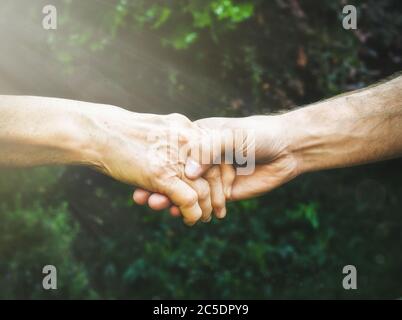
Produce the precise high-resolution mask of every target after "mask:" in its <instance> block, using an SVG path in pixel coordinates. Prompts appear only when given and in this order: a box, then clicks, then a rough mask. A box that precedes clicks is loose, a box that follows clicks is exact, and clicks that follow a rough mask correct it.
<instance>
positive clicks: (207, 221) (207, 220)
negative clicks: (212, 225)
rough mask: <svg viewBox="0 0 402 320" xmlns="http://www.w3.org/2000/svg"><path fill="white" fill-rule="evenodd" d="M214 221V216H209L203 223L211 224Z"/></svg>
mask: <svg viewBox="0 0 402 320" xmlns="http://www.w3.org/2000/svg"><path fill="white" fill-rule="evenodd" d="M211 220H212V216H209V217H208V218H207V219H203V220H202V222H204V223H209V222H211Z"/></svg>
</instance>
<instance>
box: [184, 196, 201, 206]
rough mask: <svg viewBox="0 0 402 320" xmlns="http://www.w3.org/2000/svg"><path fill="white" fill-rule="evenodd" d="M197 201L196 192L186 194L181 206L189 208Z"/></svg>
mask: <svg viewBox="0 0 402 320" xmlns="http://www.w3.org/2000/svg"><path fill="white" fill-rule="evenodd" d="M197 202H198V196H197V194H196V193H195V192H194V193H192V194H190V195H188V196H187V197H186V198H185V199H184V201H183V206H184V207H185V208H191V207H193V206H194V205H195V204H196V203H197Z"/></svg>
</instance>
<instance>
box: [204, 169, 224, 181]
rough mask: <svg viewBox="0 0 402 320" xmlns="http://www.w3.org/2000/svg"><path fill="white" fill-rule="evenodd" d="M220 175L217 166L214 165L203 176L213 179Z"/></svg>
mask: <svg viewBox="0 0 402 320" xmlns="http://www.w3.org/2000/svg"><path fill="white" fill-rule="evenodd" d="M220 175H221V174H220V170H219V168H218V167H217V166H214V167H212V168H211V169H209V170H208V171H207V172H206V174H205V177H206V178H207V179H211V180H215V179H218V178H219V177H220Z"/></svg>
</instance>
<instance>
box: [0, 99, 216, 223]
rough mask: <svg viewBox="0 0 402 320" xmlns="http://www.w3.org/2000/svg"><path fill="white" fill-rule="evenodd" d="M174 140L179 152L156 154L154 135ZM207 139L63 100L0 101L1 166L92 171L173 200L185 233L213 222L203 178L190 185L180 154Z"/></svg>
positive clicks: (177, 121) (168, 119)
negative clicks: (187, 228) (198, 224)
mask: <svg viewBox="0 0 402 320" xmlns="http://www.w3.org/2000/svg"><path fill="white" fill-rule="evenodd" d="M172 132H174V134H176V135H177V137H178V139H177V141H178V145H174V144H169V141H166V142H165V141H164V140H163V139H159V140H158V139H157V140H156V141H157V142H158V145H157V147H155V148H152V147H153V143H154V141H150V140H149V134H150V133H151V134H155V135H161V136H163V135H164V134H166V135H169V134H171V133H172ZM206 134H207V133H206V130H201V129H200V128H199V127H198V126H197V125H195V124H193V123H192V122H191V121H190V120H188V119H187V118H186V117H185V116H182V115H179V114H171V115H164V116H162V115H154V114H141V113H135V112H130V111H127V110H124V109H121V108H118V107H115V106H110V105H100V104H94V103H88V102H80V101H72V100H65V99H55V98H42V97H28V96H0V150H1V153H0V166H5V167H7V166H12V167H26V166H39V165H85V166H90V167H93V168H95V169H97V170H99V171H100V172H102V173H104V174H106V175H109V176H111V177H113V178H114V179H116V180H119V181H121V182H124V183H127V184H130V185H136V186H139V187H141V188H144V189H147V190H150V191H153V192H157V193H160V194H164V195H166V196H168V197H169V198H170V199H171V201H172V203H173V204H174V205H175V206H177V207H178V208H180V211H181V213H182V215H183V218H184V222H185V223H186V224H188V225H193V224H195V223H196V222H197V221H198V220H202V221H204V222H208V221H210V220H211V212H212V207H211V200H210V198H211V197H210V190H209V184H208V182H207V181H206V180H205V179H203V178H197V179H194V180H190V179H188V178H186V176H185V174H184V167H185V163H186V161H190V159H189V157H188V153H187V152H182V150H187V148H186V147H187V146H190V144H191V146H194V145H195V146H197V144H199V141H200V140H201V137H202V136H205V135H206ZM191 146H190V147H191ZM190 150H191V148H190ZM196 169H197V167H196Z"/></svg>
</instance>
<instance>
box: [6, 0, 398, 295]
mask: <svg viewBox="0 0 402 320" xmlns="http://www.w3.org/2000/svg"><path fill="white" fill-rule="evenodd" d="M354 3H355V4H356V5H357V7H358V11H359V20H358V27H359V29H358V30H357V31H346V30H344V29H343V28H342V27H341V25H342V24H341V20H342V14H341V12H342V11H341V9H342V1H332V0H331V1H330V0H323V1H319V2H317V1H313V0H304V1H297V0H276V1H263V0H256V1H235V0H183V1H173V0H171V1H149V0H147V1H145V0H132V1H129V0H114V1H107V3H106V2H105V3H103V4H102V2H98V1H95V2H94V1H85V2H83V1H60V2H58V4H57V5H58V9H59V13H60V14H61V16H60V26H59V29H60V32H59V31H58V32H55V33H51V34H49V35H48V37H47V45H48V47H49V48H50V52H51V56H52V57H53V59H54V60H55V61H57V65H58V70H59V72H60V74H62V75H63V81H64V82H63V84H65V83H69V85H70V87H71V86H73V85H74V86H76V87H77V88H79V89H80V90H79V91H77V92H76V91H73V90H72V92H71V93H70V96H71V97H72V98H75V99H88V100H98V101H100V102H105V103H113V104H117V105H121V106H124V107H127V108H132V109H133V110H136V111H149V110H151V111H152V112H158V111H161V112H163V111H164V112H178V111H179V112H183V113H185V114H186V115H188V116H191V117H192V118H198V117H206V116H216V115H226V116H245V115H249V114H260V113H265V112H276V111H279V110H284V109H289V108H291V107H293V106H295V105H303V104H305V103H309V102H313V101H316V100H318V99H322V98H324V97H329V96H332V95H334V94H337V93H340V92H344V91H345V90H350V89H355V88H360V87H362V86H365V85H367V84H370V83H372V82H374V81H376V80H379V79H381V78H383V77H385V76H388V75H390V74H392V73H393V72H395V71H398V70H400V69H401V63H402V60H401V56H402V38H401V32H400V31H401V30H402V8H401V4H400V3H401V2H400V1H396V0H394V1H393V0H384V1H355V2H354ZM95 8H96V9H95ZM71 83H73V85H72V84H71ZM155 106H162V107H161V108H160V109H158V107H155ZM400 168H401V162H400V161H394V162H388V163H383V164H377V165H371V166H364V167H360V168H352V169H346V170H337V171H334V172H323V173H316V174H311V175H308V176H303V177H300V178H298V180H296V181H294V182H291V183H289V184H288V185H286V186H284V187H282V188H280V189H279V190H275V191H274V192H272V193H271V194H268V195H266V196H264V197H261V198H259V199H251V200H248V201H242V202H239V203H231V204H230V205H229V211H228V212H229V213H228V217H227V219H225V220H224V221H213V222H212V223H211V224H209V225H198V226H196V227H194V228H192V229H189V228H186V227H185V226H183V225H182V223H181V222H179V221H178V220H174V219H173V218H170V217H169V216H168V215H167V214H166V213H154V212H151V211H149V210H148V209H146V208H139V207H136V206H134V205H133V204H132V203H131V200H130V196H131V192H132V189H131V188H129V187H127V186H123V185H121V184H119V183H116V182H114V181H111V180H110V179H108V178H106V177H103V176H101V175H99V174H97V173H95V172H92V171H90V170H87V169H82V168H73V169H67V170H65V169H57V168H56V169H55V168H41V169H34V170H3V171H2V172H1V176H0V177H1V178H0V192H1V199H2V204H1V206H0V228H1V232H0V274H1V276H0V297H1V298H88V299H89V298H110V299H115V298H154V299H157V298H178V299H188V298H192V299H194V298H218V299H229V298H256V299H266V298H397V297H400V296H401V291H402V285H401V283H402V278H401V273H400V270H401V268H402V256H401V255H400V245H401V243H402V232H401V231H400V230H401V226H402V215H401V214H402V198H401V194H402V183H401V181H402V179H401V178H402V171H401V170H400ZM45 264H54V265H56V266H57V268H58V274H59V289H58V290H57V291H53V292H47V291H44V290H43V289H42V288H41V280H42V274H41V269H42V267H43V266H44V265H45ZM347 264H353V265H355V266H356V267H357V270H358V290H357V291H345V290H343V288H342V278H343V275H342V273H341V272H342V268H343V266H344V265H347Z"/></svg>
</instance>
